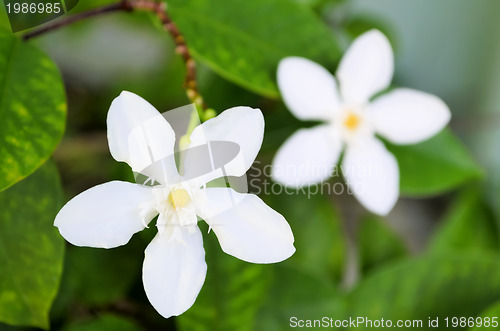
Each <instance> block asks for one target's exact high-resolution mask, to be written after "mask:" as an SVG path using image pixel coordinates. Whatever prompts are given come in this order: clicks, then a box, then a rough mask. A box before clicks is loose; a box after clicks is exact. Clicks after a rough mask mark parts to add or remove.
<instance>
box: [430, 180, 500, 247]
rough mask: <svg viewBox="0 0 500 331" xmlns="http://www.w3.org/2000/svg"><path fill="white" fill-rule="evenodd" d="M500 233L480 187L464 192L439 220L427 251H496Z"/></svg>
mask: <svg viewBox="0 0 500 331" xmlns="http://www.w3.org/2000/svg"><path fill="white" fill-rule="evenodd" d="M498 239H499V232H498V227H497V225H496V222H495V219H494V217H493V214H492V212H491V211H490V210H489V208H488V206H487V205H486V203H484V201H483V199H482V194H481V193H480V191H479V189H467V190H465V191H463V192H462V193H461V194H460V195H459V196H458V198H457V199H456V201H455V202H454V204H453V206H452V207H451V208H450V210H449V211H448V212H447V214H446V215H445V217H444V219H443V220H442V225H441V227H440V228H439V230H438V231H437V232H436V233H435V234H434V236H433V238H432V240H431V242H430V245H429V250H430V251H431V252H437V253H441V252H444V251H446V250H460V251H490V252H492V253H493V252H495V251H497V250H498V247H499V245H498V243H499V240H498Z"/></svg>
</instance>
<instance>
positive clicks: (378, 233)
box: [357, 216, 408, 274]
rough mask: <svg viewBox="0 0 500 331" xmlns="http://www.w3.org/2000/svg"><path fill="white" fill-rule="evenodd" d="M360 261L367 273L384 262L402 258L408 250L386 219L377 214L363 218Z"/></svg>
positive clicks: (360, 235)
mask: <svg viewBox="0 0 500 331" xmlns="http://www.w3.org/2000/svg"><path fill="white" fill-rule="evenodd" d="M357 241H358V243H359V261H360V265H361V272H362V273H363V274H366V273H368V272H370V271H372V270H374V269H375V268H377V267H380V266H381V265H382V264H384V263H387V262H389V261H393V260H395V259H399V258H402V257H404V256H406V255H407V254H408V250H407V248H406V246H405V244H404V243H403V241H402V240H401V238H399V237H398V236H397V235H396V234H395V233H394V232H393V230H392V229H391V228H390V227H389V225H388V224H384V220H383V219H382V218H380V217H377V216H367V217H365V218H364V219H362V221H361V224H360V228H359V237H358V240H357Z"/></svg>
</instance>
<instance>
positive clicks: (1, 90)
mask: <svg viewBox="0 0 500 331" xmlns="http://www.w3.org/2000/svg"><path fill="white" fill-rule="evenodd" d="M65 118H66V97H65V92H64V87H63V83H62V79H61V76H60V74H59V71H58V70H57V68H56V66H55V64H54V63H53V62H52V61H51V60H50V58H49V57H48V56H47V55H45V54H44V53H43V52H42V51H40V50H39V49H37V48H35V47H33V46H31V45H30V44H28V43H25V42H22V41H21V40H19V39H18V38H16V37H14V35H13V34H12V33H11V32H9V31H5V30H0V190H3V189H5V188H7V187H9V186H10V185H12V184H14V183H16V182H18V181H19V180H21V179H23V178H24V177H26V176H28V175H29V174H31V173H32V172H33V171H35V170H36V169H37V168H38V167H39V166H41V165H42V164H43V163H44V162H45V161H46V160H47V159H48V157H49V156H50V154H51V153H52V152H53V151H54V149H55V148H56V146H57V144H58V142H59V140H60V139H61V137H62V134H63V131H64V125H65Z"/></svg>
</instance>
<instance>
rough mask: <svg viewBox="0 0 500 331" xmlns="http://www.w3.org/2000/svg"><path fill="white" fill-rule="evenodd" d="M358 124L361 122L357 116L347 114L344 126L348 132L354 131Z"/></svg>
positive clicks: (350, 113)
mask: <svg viewBox="0 0 500 331" xmlns="http://www.w3.org/2000/svg"><path fill="white" fill-rule="evenodd" d="M360 122H361V118H360V117H359V116H358V115H356V114H354V113H352V112H349V114H348V115H347V117H346V119H345V120H344V125H345V126H346V127H347V128H348V129H349V130H356V129H357V128H358V126H359V123H360Z"/></svg>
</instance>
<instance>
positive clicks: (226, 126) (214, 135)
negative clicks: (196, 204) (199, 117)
mask: <svg viewBox="0 0 500 331" xmlns="http://www.w3.org/2000/svg"><path fill="white" fill-rule="evenodd" d="M263 138H264V117H263V116H262V112H261V111H260V110H259V109H252V108H250V107H234V108H231V109H228V110H225V111H224V112H222V113H221V114H220V115H218V116H217V117H215V118H212V119H210V120H208V121H206V122H205V123H203V124H201V125H199V126H197V127H196V128H195V129H194V130H193V133H192V134H191V136H190V140H191V144H190V147H189V148H190V149H191V148H193V149H194V148H195V147H196V146H208V145H207V144H209V145H210V146H211V148H208V149H207V151H210V152H211V155H210V156H208V155H207V157H206V158H205V160H198V159H197V158H196V157H194V159H193V154H194V153H187V154H186V161H185V166H184V168H185V169H184V170H185V171H186V173H188V174H189V173H192V172H195V173H196V172H200V169H203V168H207V167H205V166H204V165H205V163H206V162H210V164H209V165H210V166H209V167H208V168H209V169H208V170H209V171H210V173H208V174H206V175H205V176H204V180H203V181H204V182H208V181H210V180H212V179H215V178H220V177H222V176H237V177H238V176H243V175H244V174H245V173H246V172H247V170H248V169H249V168H250V167H251V166H252V164H253V161H254V160H255V158H256V157H257V154H258V153H259V150H260V146H261V145H262V139H263ZM216 143H226V144H227V145H234V146H235V149H236V152H234V151H233V148H227V149H224V148H223V149H219V153H215V151H216V149H214V148H213V147H214V144H216ZM207 159H208V160H207ZM203 162H205V163H203ZM190 167H195V168H197V170H193V169H190ZM205 173H206V172H205Z"/></svg>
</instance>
